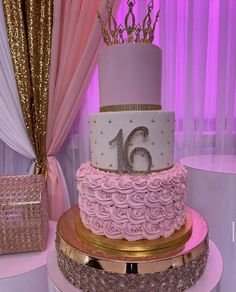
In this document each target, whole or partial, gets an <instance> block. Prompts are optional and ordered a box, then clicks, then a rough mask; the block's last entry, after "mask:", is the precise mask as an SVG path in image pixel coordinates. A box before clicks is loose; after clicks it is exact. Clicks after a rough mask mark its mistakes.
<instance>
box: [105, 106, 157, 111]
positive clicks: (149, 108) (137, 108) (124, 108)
mask: <svg viewBox="0 0 236 292" xmlns="http://www.w3.org/2000/svg"><path fill="white" fill-rule="evenodd" d="M156 110H161V105H159V104H116V105H106V106H102V107H100V112H126V111H127V112H132V111H156Z"/></svg>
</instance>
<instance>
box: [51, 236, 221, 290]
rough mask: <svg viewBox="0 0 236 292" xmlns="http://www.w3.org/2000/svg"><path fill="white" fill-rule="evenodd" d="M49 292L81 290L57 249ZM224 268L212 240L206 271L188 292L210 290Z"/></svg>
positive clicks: (52, 266)
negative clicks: (61, 265) (68, 276)
mask: <svg viewBox="0 0 236 292" xmlns="http://www.w3.org/2000/svg"><path fill="white" fill-rule="evenodd" d="M47 265H48V292H79V291H82V290H79V289H77V288H75V287H74V286H73V285H72V284H70V283H69V282H68V281H67V280H66V279H65V278H64V276H63V274H62V273H61V271H60V270H59V267H58V264H57V259H56V251H55V249H54V250H52V251H50V252H49V254H48V261H47ZM222 270H223V261H222V257H221V254H220V252H219V250H218V248H217V247H216V245H215V244H214V243H213V242H212V241H210V255H209V258H208V263H207V265H206V268H205V271H204V273H203V275H202V276H201V278H200V279H199V280H198V281H197V283H196V284H195V285H194V286H193V287H191V288H190V289H188V292H210V291H212V290H213V289H214V288H215V287H216V286H217V283H218V282H219V280H220V277H221V274H222Z"/></svg>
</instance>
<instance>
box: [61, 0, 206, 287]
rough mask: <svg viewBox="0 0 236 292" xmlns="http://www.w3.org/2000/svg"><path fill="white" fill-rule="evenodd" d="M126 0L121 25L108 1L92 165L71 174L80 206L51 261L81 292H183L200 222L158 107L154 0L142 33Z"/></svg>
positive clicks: (202, 235)
mask: <svg viewBox="0 0 236 292" xmlns="http://www.w3.org/2000/svg"><path fill="white" fill-rule="evenodd" d="M134 3H135V1H128V8H129V11H128V14H127V16H126V18H125V25H124V28H123V27H122V26H121V25H120V26H118V25H117V23H116V21H115V18H114V17H113V15H112V7H111V5H110V4H109V2H108V4H107V9H108V14H109V21H108V28H107V27H106V26H105V24H104V22H103V20H102V18H101V16H100V14H98V17H99V20H100V23H101V26H102V31H103V36H104V41H105V43H106V44H107V47H106V48H103V49H102V50H101V52H100V54H99V87H100V104H101V107H100V113H96V114H91V115H90V118H89V126H90V142H91V162H87V163H85V164H83V165H81V167H80V168H79V170H78V172H77V181H78V192H79V206H77V207H74V208H72V209H71V210H69V211H68V212H66V213H65V214H64V215H63V216H62V217H61V219H60V220H59V223H58V230H57V251H58V263H59V267H60V269H61V271H62V272H63V274H64V275H65V277H66V278H67V279H68V280H69V281H70V282H71V283H72V284H74V285H75V286H76V287H78V288H81V289H83V290H84V291H183V290H185V289H186V288H188V287H190V286H191V285H193V284H194V283H195V281H196V280H197V279H198V278H199V277H200V276H201V274H202V272H203V270H204V267H205V264H206V261H207V254H208V240H207V235H208V228H207V225H206V223H205V221H204V219H203V218H202V217H201V216H200V215H199V214H198V213H197V212H195V211H193V210H190V209H188V208H187V207H186V180H187V173H186V170H185V169H184V167H183V166H182V165H180V164H174V160H173V149H174V113H173V112H169V111H165V110H162V107H161V72H162V53H161V49H160V48H159V47H157V46H155V45H153V44H152V41H153V38H154V30H155V26H156V23H157V19H158V16H159V13H158V14H157V16H156V18H155V21H154V22H153V24H152V21H151V11H152V9H153V5H152V2H150V4H149V5H148V13H147V15H146V16H145V18H144V20H143V24H142V27H141V26H140V25H136V24H135V16H134V14H133V6H134Z"/></svg>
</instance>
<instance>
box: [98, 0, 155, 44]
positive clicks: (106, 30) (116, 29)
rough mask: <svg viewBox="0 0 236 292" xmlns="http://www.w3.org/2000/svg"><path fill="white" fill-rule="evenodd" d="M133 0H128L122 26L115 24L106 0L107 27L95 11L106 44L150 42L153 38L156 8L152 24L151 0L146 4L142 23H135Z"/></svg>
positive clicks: (110, 7)
mask: <svg viewBox="0 0 236 292" xmlns="http://www.w3.org/2000/svg"><path fill="white" fill-rule="evenodd" d="M135 3H136V2H135V0H128V1H127V4H128V9H129V10H128V13H127V14H126V16H125V20H124V26H122V25H121V24H120V25H117V22H116V20H115V18H114V16H113V14H112V5H111V3H110V2H109V0H108V1H107V4H106V8H107V12H108V27H106V25H105V23H104V21H103V19H102V17H101V14H100V13H99V11H98V12H97V16H98V19H99V22H100V24H101V27H102V34H103V39H104V42H105V44H106V45H108V46H110V45H117V44H124V43H148V44H151V43H152V42H153V40H154V33H155V28H156V24H157V21H158V18H159V15H160V10H158V12H157V14H156V17H155V20H154V22H153V24H152V18H151V12H152V10H153V0H151V1H150V2H149V4H148V10H147V14H146V15H145V17H144V19H143V21H142V25H140V23H138V24H136V23H135V15H134V13H133V8H134V5H135Z"/></svg>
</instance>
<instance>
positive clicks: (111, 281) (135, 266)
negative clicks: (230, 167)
mask: <svg viewBox="0 0 236 292" xmlns="http://www.w3.org/2000/svg"><path fill="white" fill-rule="evenodd" d="M189 214H190V216H191V218H192V229H191V231H192V232H191V236H190V238H189V239H188V240H187V241H186V242H185V244H184V245H183V246H182V247H181V248H180V247H179V246H177V247H176V249H175V248H173V246H172V248H171V250H170V249H168V248H167V249H165V248H164V249H162V251H161V252H160V250H147V251H143V250H140V251H135V252H127V251H120V250H115V249H107V248H106V247H102V246H101V245H96V244H94V243H91V242H89V241H86V240H84V238H83V237H81V236H79V235H78V230H76V226H78V220H80V218H79V209H78V207H74V208H72V209H70V210H69V211H67V212H66V213H65V214H64V215H63V216H62V217H61V219H60V220H59V222H58V228H57V244H56V246H57V261H58V265H59V268H60V270H61V271H62V273H63V274H64V276H65V277H66V279H67V280H68V281H69V282H70V283H72V284H73V285H74V286H75V287H78V288H80V289H82V290H83V291H98V292H99V291H103V292H104V291H135V292H138V291H140V292H141V291H145V292H146V291H184V290H185V289H187V288H189V287H190V286H192V285H193V284H194V283H195V282H196V281H197V280H198V279H199V278H200V276H201V275H202V273H203V271H204V268H205V265H206V262H207V257H208V227H207V224H206V222H205V220H204V219H203V217H202V216H201V215H200V214H199V213H198V212H196V211H194V210H192V209H189Z"/></svg>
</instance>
